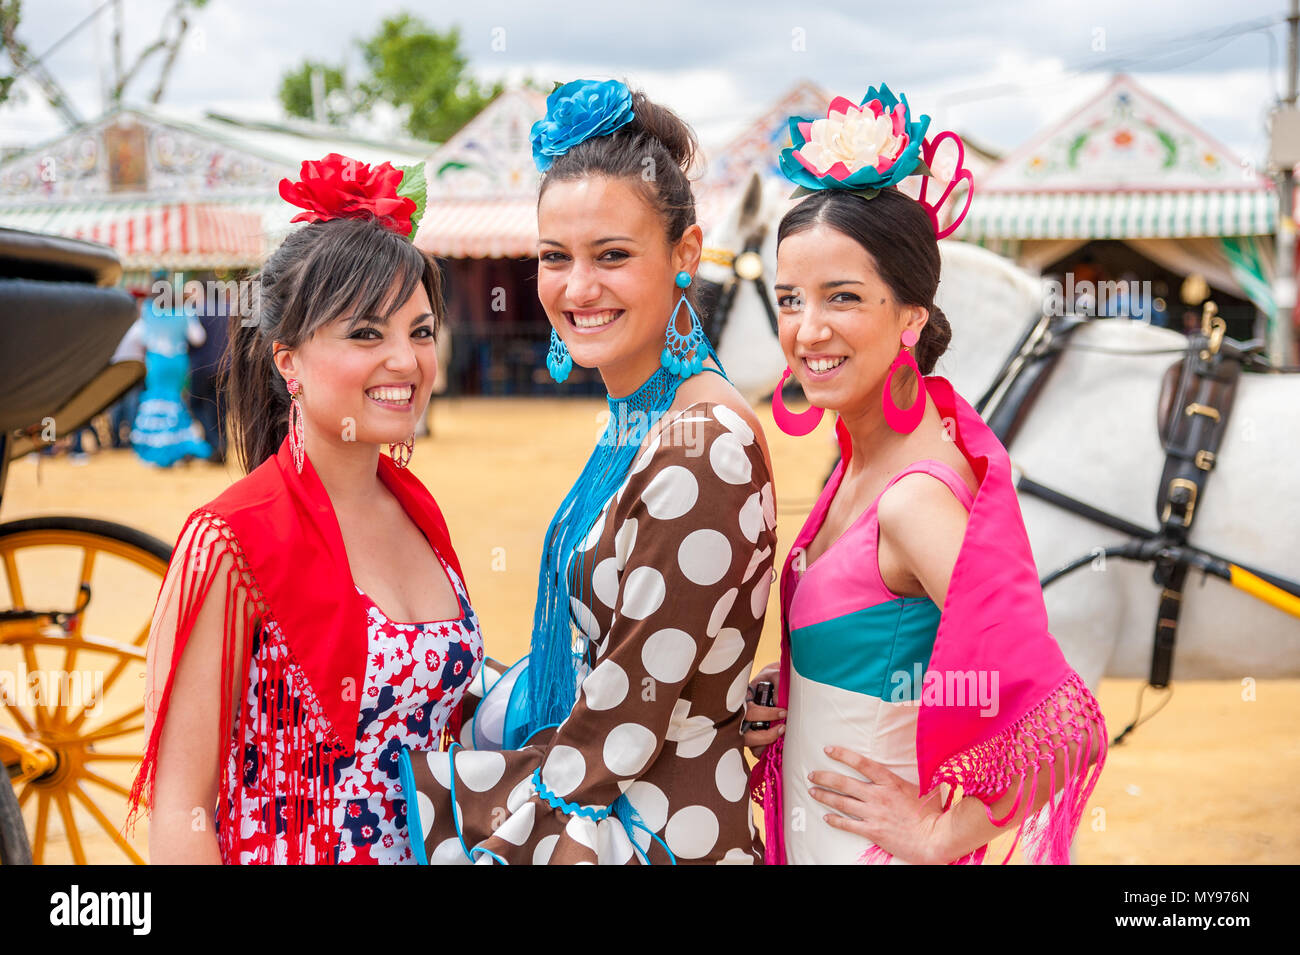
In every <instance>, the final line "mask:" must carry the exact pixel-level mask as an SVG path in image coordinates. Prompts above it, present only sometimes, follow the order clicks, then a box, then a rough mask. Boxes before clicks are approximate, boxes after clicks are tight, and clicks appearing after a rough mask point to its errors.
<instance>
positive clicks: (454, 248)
mask: <svg viewBox="0 0 1300 955" xmlns="http://www.w3.org/2000/svg"><path fill="white" fill-rule="evenodd" d="M415 244H416V245H417V246H419V247H420V248H421V249H423V250H424V251H426V252H431V253H432V254H434V255H437V256H440V257H442V258H448V259H518V258H526V257H529V256H533V255H536V254H537V200H536V199H535V198H531V199H483V200H471V199H466V200H462V201H454V200H452V201H441V202H431V203H429V205H428V206H427V207H426V209H425V211H424V218H423V219H421V220H420V228H419V231H418V232H417V233H416V236H415Z"/></svg>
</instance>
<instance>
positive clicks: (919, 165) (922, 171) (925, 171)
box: [912, 159, 934, 176]
mask: <svg viewBox="0 0 1300 955" xmlns="http://www.w3.org/2000/svg"><path fill="white" fill-rule="evenodd" d="M912 175H913V176H933V175H934V172H933V170H931V169H930V167H929V166H928V165H927V164H926V162H925V160H924V159H918V160H917V161H916V168H915V169H913V170H912Z"/></svg>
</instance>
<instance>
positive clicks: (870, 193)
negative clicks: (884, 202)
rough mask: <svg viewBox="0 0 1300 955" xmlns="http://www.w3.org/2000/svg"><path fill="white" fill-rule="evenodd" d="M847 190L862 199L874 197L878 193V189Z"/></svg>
mask: <svg viewBox="0 0 1300 955" xmlns="http://www.w3.org/2000/svg"><path fill="white" fill-rule="evenodd" d="M849 192H851V193H853V194H854V195H855V196H861V197H862V198H863V199H874V198H876V196H878V195H880V190H879V189H850V190H849Z"/></svg>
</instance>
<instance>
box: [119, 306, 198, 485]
mask: <svg viewBox="0 0 1300 955" xmlns="http://www.w3.org/2000/svg"><path fill="white" fill-rule="evenodd" d="M141 318H142V319H143V324H144V343H145V348H146V354H145V384H144V393H143V394H142V395H141V396H140V410H139V411H138V412H137V413H136V416H135V426H134V427H133V428H132V429H131V445H132V446H133V447H134V448H135V452H136V454H138V455H140V457H141V458H143V459H144V460H145V461H148V462H149V463H150V464H157V465H159V466H161V467H170V466H171V465H172V464H175V463H176V462H177V461H179V460H181V459H182V458H185V457H187V456H190V457H196V458H205V459H206V458H209V457H211V456H212V447H211V446H210V445H209V444H208V443H207V442H206V441H204V440H202V439H199V438H197V437H195V433H194V421H193V419H192V418H191V417H190V412H189V409H188V408H187V407H185V403H184V400H183V397H182V392H183V390H184V388H185V384H186V379H187V378H188V377H189V373H190V358H189V340H188V337H187V334H186V333H187V328H188V325H189V321H190V319H189V318H188V317H187V316H186V315H185V313H184V310H183V309H167V310H164V309H160V308H158V307H157V306H156V305H155V304H154V303H153V302H146V303H145V306H144V310H143V313H142V315H141Z"/></svg>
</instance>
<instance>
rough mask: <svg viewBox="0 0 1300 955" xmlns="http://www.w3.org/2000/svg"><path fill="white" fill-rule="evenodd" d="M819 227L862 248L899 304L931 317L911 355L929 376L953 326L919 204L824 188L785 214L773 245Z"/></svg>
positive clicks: (889, 194)
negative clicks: (941, 300)
mask: <svg viewBox="0 0 1300 955" xmlns="http://www.w3.org/2000/svg"><path fill="white" fill-rule="evenodd" d="M818 225H825V226H829V227H830V228H832V229H834V230H835V231H836V232H839V233H842V234H843V235H846V236H848V237H849V238H850V239H852V240H853V241H854V242H856V243H858V245H860V246H862V248H863V249H865V250H866V252H867V254H868V255H869V256H871V260H872V262H874V263H875V266H876V271H877V272H878V273H880V277H881V278H882V279H883V280H884V282H885V284H886V285H888V286H889V290H890V292H892V293H893V296H894V298H895V299H896V300H897V301H898V303H899V304H900V305H919V306H920V307H921V308H924V309H926V310H927V311H928V312H929V314H930V319H929V321H927V322H926V323H925V327H924V328H923V329H921V335H920V338H919V339H918V340H917V342H916V347H915V348H913V349H912V354H913V356H914V357H915V358H916V365H917V368H919V369H920V371H921V374H923V375H929V374H931V373H932V372H933V371H934V365H935V362H937V361H938V360H939V356H940V355H942V354H943V353H944V351H946V350H947V348H948V342H949V341H951V340H952V326H950V325H949V324H948V317H947V316H946V315H944V314H943V310H942V309H941V308H939V306H938V305H936V304H935V303H934V294H935V292H936V291H938V289H939V265H940V259H939V243H938V241H937V240H936V239H935V237H934V227H933V226H932V225H930V218H929V216H927V215H926V214H925V210H924V209H922V208H921V204H920V203H919V202H917V201H916V200H915V199H912V198H910V197H909V196H906V195H904V194H903V193H901V192H899V191H898V190H897V189H894V188H892V187H891V188H888V189H883V190H881V191H880V192H879V193H878V194H877V195H876V196H875V197H874V198H872V199H864V198H862V197H861V196H857V195H854V194H853V193H851V192H846V191H844V190H840V189H823V190H821V191H819V192H815V193H813V194H812V195H811V196H809V197H808V198H806V199H804V200H803V201H802V202H801V203H799V204H798V205H797V206H795V207H794V208H793V209H791V210H790V211H789V212H787V213H786V214H785V217H784V218H783V219H782V220H781V226H780V228H779V229H778V230H777V234H776V242H777V245H778V246H779V245H780V244H781V242H782V241H783V240H784V239H785V238H786V236H790V235H794V234H795V233H796V232H804V231H805V230H807V229H811V228H813V227H814V226H818Z"/></svg>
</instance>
